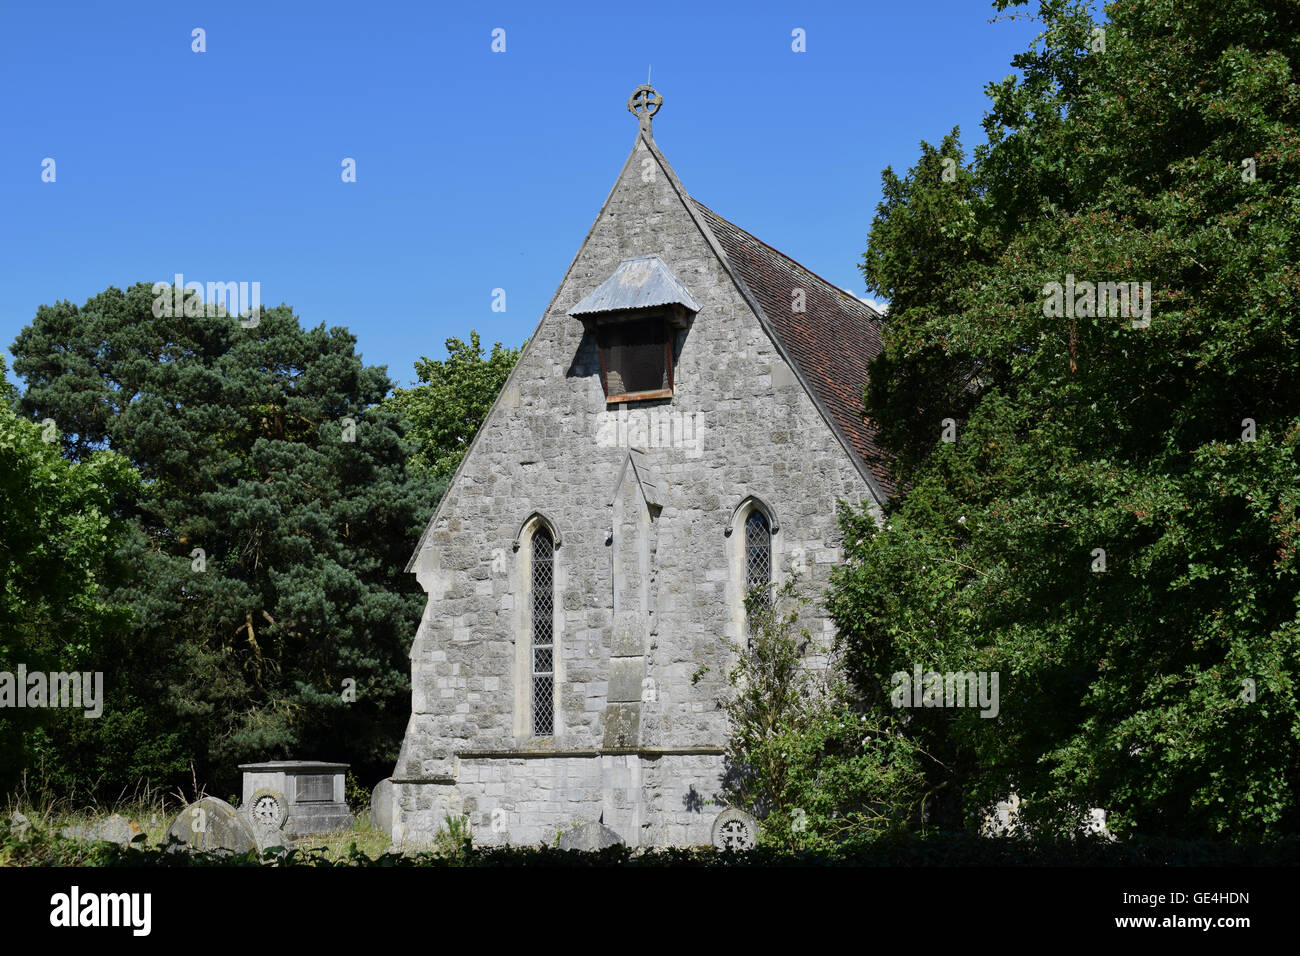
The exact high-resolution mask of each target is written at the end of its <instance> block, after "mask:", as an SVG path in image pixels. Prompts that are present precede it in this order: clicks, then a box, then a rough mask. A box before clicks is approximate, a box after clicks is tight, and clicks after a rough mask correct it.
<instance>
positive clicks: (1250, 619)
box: [830, 0, 1300, 837]
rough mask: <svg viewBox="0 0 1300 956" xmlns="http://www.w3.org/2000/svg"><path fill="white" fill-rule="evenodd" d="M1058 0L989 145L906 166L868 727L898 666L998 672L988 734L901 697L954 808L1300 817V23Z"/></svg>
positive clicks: (884, 214)
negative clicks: (1133, 296)
mask: <svg viewBox="0 0 1300 956" xmlns="http://www.w3.org/2000/svg"><path fill="white" fill-rule="evenodd" d="M1012 5H1014V4H1012V3H1010V2H1008V0H1000V2H999V3H997V4H996V6H997V7H998V8H999V9H1003V8H1007V7H1009V6H1012ZM1038 12H1039V15H1040V17H1041V18H1042V20H1043V22H1044V33H1043V35H1042V36H1041V37H1040V40H1039V42H1038V44H1036V46H1035V48H1034V49H1033V50H1031V51H1029V52H1027V53H1025V54H1024V55H1022V56H1020V57H1018V58H1017V59H1016V61H1015V66H1017V67H1018V68H1019V69H1020V70H1021V71H1022V76H1021V77H1018V78H1017V77H1011V78H1008V79H1007V80H1005V81H1002V82H1000V83H996V84H992V85H990V87H989V93H990V97H991V100H992V108H991V110H990V113H989V115H988V117H987V119H986V122H985V128H986V131H987V133H988V134H989V143H988V144H987V145H985V146H983V147H981V148H980V149H978V150H976V153H975V160H974V162H973V163H972V164H970V165H969V166H960V165H958V167H957V168H958V170H959V175H957V176H956V177H955V178H950V179H948V180H945V178H944V177H943V176H942V175H941V169H940V167H941V166H942V159H943V156H942V154H944V153H949V154H950V155H951V156H952V157H954V158H956V159H958V160H960V156H959V155H958V154H957V151H956V144H955V140H953V139H952V138H950V139H948V140H945V142H944V144H943V145H942V146H941V147H940V148H939V149H937V150H935V149H931V148H929V147H923V149H922V156H921V159H920V161H919V162H918V163H917V165H916V166H915V167H913V168H912V169H911V170H910V171H909V173H908V175H907V177H905V178H904V179H898V178H897V177H895V176H894V175H893V173H892V172H889V171H887V172H886V174H885V183H886V190H885V200H884V201H883V202H882V204H881V206H880V208H879V214H878V216H877V217H876V221H875V223H874V224H873V228H872V233H871V238H870V241H869V246H868V252H867V255H866V257H865V259H864V263H863V271H864V275H865V277H866V279H867V285H868V288H870V289H872V290H874V291H876V292H880V293H883V294H886V295H888V296H889V297H890V298H891V299H892V300H893V301H892V305H891V309H890V315H889V321H888V323H887V325H886V333H885V334H886V354H885V359H884V360H883V361H881V362H879V363H876V365H874V366H873V368H872V385H871V387H870V390H869V392H868V395H867V403H868V414H869V415H870V416H871V417H872V418H873V419H875V420H877V421H879V422H880V423H881V427H882V429H883V431H884V432H885V433H886V434H887V435H888V436H890V440H891V441H894V442H896V443H897V444H898V446H899V447H900V449H901V451H900V457H899V463H898V469H899V475H900V478H901V479H902V481H903V484H904V486H905V487H906V488H907V489H908V490H907V493H906V495H905V496H904V498H903V499H902V500H901V501H900V502H899V503H898V504H897V506H896V507H895V508H894V510H893V511H892V513H891V514H890V516H889V517H888V519H887V522H886V526H885V527H883V528H878V527H877V526H876V524H875V522H874V521H872V520H871V519H870V517H869V516H868V515H867V514H866V513H865V512H857V513H854V514H851V515H848V516H846V518H845V521H844V530H845V535H846V545H847V547H846V557H847V562H846V564H845V566H844V567H843V568H841V569H839V570H838V572H837V575H836V580H835V585H834V589H833V592H832V595H831V599H830V607H831V609H832V612H833V614H834V616H835V619H836V622H837V625H838V627H839V630H840V632H841V633H842V634H843V635H844V641H845V652H846V656H847V664H848V667H849V670H850V672H851V674H852V676H853V680H854V683H855V686H856V687H857V688H858V690H859V692H860V693H861V694H862V695H863V696H864V698H866V699H869V700H872V701H874V704H873V706H874V707H875V709H876V711H878V712H884V711H885V710H887V709H888V708H889V703H888V700H887V691H888V686H889V681H890V675H891V674H892V673H893V672H895V671H911V670H912V668H913V666H915V665H920V666H921V667H922V668H923V669H925V670H927V671H929V670H934V671H938V672H945V671H950V670H951V671H963V672H967V671H980V670H984V671H994V672H998V673H999V674H1000V678H1001V684H1000V692H1001V708H1000V714H999V716H998V718H997V719H992V720H990V719H983V718H981V717H980V716H979V713H978V712H977V711H973V710H961V709H942V708H936V709H913V710H911V711H910V716H911V717H912V720H910V721H909V724H908V733H909V735H911V736H912V737H913V738H914V739H915V740H916V741H917V742H918V744H920V745H921V746H923V747H924V748H925V749H926V750H927V752H930V753H933V754H934V755H935V757H936V761H937V762H936V763H935V764H927V766H926V771H927V774H928V775H929V777H930V784H931V786H941V787H943V788H945V791H944V792H945V793H948V794H952V795H953V800H952V802H951V803H950V804H949V805H948V806H947V807H946V808H945V812H948V813H950V814H951V816H950V817H949V819H950V821H952V822H962V823H967V824H969V823H972V822H975V821H976V820H977V819H978V818H977V816H976V815H977V813H978V811H979V810H980V809H981V808H984V807H987V806H988V805H989V803H990V802H991V801H992V800H993V799H995V798H997V797H998V796H1004V795H1005V794H1006V793H1007V792H1008V791H1009V790H1015V791H1016V792H1017V793H1018V794H1019V795H1020V797H1021V798H1022V817H1023V818H1024V819H1025V820H1026V821H1027V822H1028V823H1030V824H1033V825H1041V826H1046V827H1050V828H1053V829H1056V830H1067V829H1070V828H1072V827H1074V826H1076V825H1077V822H1078V820H1079V819H1080V817H1081V816H1082V814H1083V813H1084V812H1086V809H1087V808H1089V807H1102V808H1105V809H1106V810H1107V811H1108V812H1109V824H1110V826H1111V827H1112V828H1113V829H1116V830H1120V831H1123V830H1134V831H1137V832H1146V833H1164V834H1173V835H1183V836H1206V835H1225V836H1230V835H1238V836H1244V835H1256V836H1264V837H1269V836H1273V835H1276V834H1278V833H1284V832H1289V833H1294V832H1296V830H1297V828H1298V825H1300V804H1297V800H1296V792H1295V783H1296V781H1297V780H1300V619H1298V618H1297V595H1298V593H1300V588H1298V587H1297V572H1298V570H1300V566H1298V563H1297V556H1296V547H1297V542H1298V541H1300V517H1298V516H1297V506H1298V505H1300V350H1298V349H1297V348H1296V346H1297V337H1298V336H1300V309H1298V308H1297V306H1298V305H1300V272H1297V269H1296V265H1295V263H1296V262H1300V228H1298V226H1300V220H1297V217H1296V215H1295V210H1296V209H1297V208H1300V149H1297V143H1298V142H1300V136H1297V127H1298V126H1300V85H1297V81H1296V69H1297V65H1298V64H1300V8H1297V7H1296V6H1295V5H1288V4H1273V3H1263V4H1261V3H1258V2H1245V0H1227V2H1222V0H1214V2H1210V0H1176V2H1175V0H1142V2H1136V3H1116V4H1112V5H1110V6H1108V7H1107V8H1106V12H1107V15H1108V17H1109V20H1108V21H1106V22H1104V23H1094V22H1093V20H1092V19H1091V18H1090V16H1089V13H1088V10H1087V7H1086V5H1085V4H1081V3H1073V2H1067V0H1044V2H1041V3H1040V4H1039V11H1038ZM1099 31H1104V33H1103V32H1099ZM949 168H951V167H949ZM928 245H934V246H935V247H936V248H939V249H941V250H943V254H944V255H946V256H949V257H959V259H960V264H958V263H957V262H953V263H951V264H949V265H947V266H941V267H938V268H934V269H930V270H927V269H924V268H919V267H917V266H916V265H915V263H914V261H913V257H914V256H915V254H916V253H917V252H918V250H921V249H923V248H925V247H927V246H928ZM1073 282H1078V283H1085V282H1087V283H1101V282H1123V283H1125V284H1126V285H1127V284H1128V283H1131V282H1136V283H1138V284H1139V290H1140V291H1142V290H1144V284H1146V283H1149V284H1150V285H1149V288H1150V290H1151V295H1150V297H1149V298H1148V297H1146V296H1142V297H1141V298H1139V299H1137V302H1136V303H1134V302H1130V306H1133V305H1135V304H1140V307H1138V308H1132V309H1131V311H1129V312H1127V313H1123V312H1120V311H1119V310H1116V311H1115V312H1112V311H1111V310H1109V309H1101V308H1099V305H1098V303H1096V302H1095V301H1089V298H1088V291H1087V289H1088V287H1086V286H1083V285H1078V286H1076V287H1075V293H1076V295H1075V296H1073V297H1072V300H1073V301H1071V302H1070V306H1071V308H1070V309H1068V310H1066V309H1064V308H1057V307H1056V304H1054V303H1053V301H1052V300H1053V296H1054V295H1055V294H1056V291H1057V288H1054V287H1053V286H1052V285H1051V284H1052V283H1059V284H1060V287H1067V286H1068V285H1069V284H1070V283H1073ZM1096 292H1097V288H1096V286H1095V285H1094V286H1093V295H1094V298H1095V296H1096ZM1063 298H1064V296H1063V295H1062V299H1063ZM1121 302H1122V300H1121ZM1147 305H1149V306H1150V311H1149V323H1147V322H1146V318H1147V317H1148V313H1147V312H1146V306H1147ZM918 409H919V410H920V411H921V414H919V415H918V414H917V410H918ZM909 416H911V421H909ZM944 419H951V420H952V421H951V422H949V423H946V424H947V425H948V426H949V428H948V430H947V434H945V428H944V426H945V423H944ZM953 438H955V440H945V439H953Z"/></svg>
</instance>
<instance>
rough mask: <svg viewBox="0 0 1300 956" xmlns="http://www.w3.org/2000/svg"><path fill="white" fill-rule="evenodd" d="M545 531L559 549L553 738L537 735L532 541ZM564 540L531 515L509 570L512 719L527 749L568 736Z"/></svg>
mask: <svg viewBox="0 0 1300 956" xmlns="http://www.w3.org/2000/svg"><path fill="white" fill-rule="evenodd" d="M542 528H545V529H546V531H547V532H548V533H549V534H550V536H551V540H552V541H553V542H554V544H555V552H554V558H553V564H552V568H551V576H552V577H551V586H552V587H553V588H554V589H555V599H554V600H553V601H552V602H551V604H552V615H553V622H552V632H551V633H552V634H553V641H554V643H553V645H552V648H553V649H552V651H551V662H552V663H551V667H552V669H553V671H554V677H553V680H554V692H553V694H552V697H551V708H552V718H551V719H552V724H551V726H552V732H551V735H550V736H549V737H535V736H534V735H533V700H532V697H533V680H532V677H533V660H532V657H533V620H532V613H533V601H532V592H533V548H532V543H533V535H534V534H536V533H537V532H538V530H539V529H542ZM561 543H562V539H561V537H560V532H559V529H558V528H557V527H556V526H555V522H553V521H552V520H551V519H550V518H548V517H546V516H545V515H544V514H542V513H541V512H539V511H534V512H533V513H532V514H530V515H529V516H528V517H527V518H526V519H524V522H523V524H522V525H520V527H519V533H518V534H517V535H515V541H514V553H515V560H514V566H513V568H512V570H511V581H510V590H511V593H513V594H515V595H516V600H515V602H514V615H513V617H514V620H513V621H512V624H513V634H514V645H515V662H514V663H515V666H514V715H513V720H512V730H513V733H514V736H515V739H516V740H517V741H518V742H519V743H520V744H521V745H523V746H528V745H529V744H532V743H535V742H541V741H553V740H556V739H558V738H559V737H560V736H561V735H562V734H563V733H564V709H563V708H562V707H561V706H560V688H561V687H563V686H564V680H565V666H564V654H563V652H562V651H563V648H564V600H563V595H564V593H565V585H566V583H567V579H568V575H567V572H566V568H565V563H564V561H563V560H562V558H561V555H562V554H563V550H562V548H561Z"/></svg>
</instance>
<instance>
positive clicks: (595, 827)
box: [560, 823, 623, 850]
mask: <svg viewBox="0 0 1300 956" xmlns="http://www.w3.org/2000/svg"><path fill="white" fill-rule="evenodd" d="M622 842H623V838H622V837H621V836H619V835H618V834H617V833H615V832H614V831H613V830H611V829H610V828H609V827H607V826H605V825H604V824H603V823H584V824H582V826H579V827H574V828H573V829H572V830H565V831H564V832H563V833H561V834H560V849H561V850H603V849H605V847H607V846H618V845H619V844H621V843H622Z"/></svg>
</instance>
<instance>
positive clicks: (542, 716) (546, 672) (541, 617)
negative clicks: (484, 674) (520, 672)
mask: <svg viewBox="0 0 1300 956" xmlns="http://www.w3.org/2000/svg"><path fill="white" fill-rule="evenodd" d="M554 570H555V542H554V541H553V540H551V535H550V532H548V531H547V530H546V529H545V528H541V529H538V531H537V533H536V534H534V535H533V662H532V663H533V733H534V734H535V735H536V736H539V737H545V736H547V735H549V734H551V733H552V732H553V731H554V729H555V719H554V709H553V704H554V693H555V691H554V684H555V668H554V660H553V657H552V655H553V653H554V642H555V620H554V613H553V612H554V609H555V577H554Z"/></svg>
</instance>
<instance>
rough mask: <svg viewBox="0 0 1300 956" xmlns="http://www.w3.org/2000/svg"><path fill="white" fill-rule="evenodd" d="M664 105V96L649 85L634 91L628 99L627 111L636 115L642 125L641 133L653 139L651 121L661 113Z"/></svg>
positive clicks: (646, 84)
mask: <svg viewBox="0 0 1300 956" xmlns="http://www.w3.org/2000/svg"><path fill="white" fill-rule="evenodd" d="M663 105H664V98H663V94H661V93H660V92H659V91H658V90H656V89H655V88H654V87H653V86H651V85H650V84H649V83H643V84H641V85H640V86H638V87H637V88H636V89H635V90H633V91H632V95H631V96H629V97H628V98H627V111H628V112H629V113H633V114H635V115H636V118H637V121H638V122H639V123H640V125H641V132H643V133H645V134H646V135H647V136H650V137H651V138H653V136H654V134H653V133H652V132H651V130H650V121H651V119H652V118H653V117H654V115H655V114H656V113H658V112H659V107H661V106H663Z"/></svg>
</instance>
